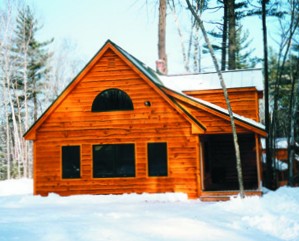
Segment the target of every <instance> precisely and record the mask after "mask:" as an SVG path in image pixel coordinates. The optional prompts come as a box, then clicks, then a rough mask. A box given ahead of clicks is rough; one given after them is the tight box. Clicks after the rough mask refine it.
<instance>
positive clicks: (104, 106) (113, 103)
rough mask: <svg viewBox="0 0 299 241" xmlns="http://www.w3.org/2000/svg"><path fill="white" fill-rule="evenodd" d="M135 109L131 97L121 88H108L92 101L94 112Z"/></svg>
mask: <svg viewBox="0 0 299 241" xmlns="http://www.w3.org/2000/svg"><path fill="white" fill-rule="evenodd" d="M133 109H134V108H133V102H132V100H131V98H130V97H129V96H128V95H127V93H125V92H124V91H122V90H119V89H108V90H105V91H103V92H101V93H100V94H99V95H97V97H96V98H95V99H94V101H93V103H92V111H93V112H100V111H116V110H133Z"/></svg>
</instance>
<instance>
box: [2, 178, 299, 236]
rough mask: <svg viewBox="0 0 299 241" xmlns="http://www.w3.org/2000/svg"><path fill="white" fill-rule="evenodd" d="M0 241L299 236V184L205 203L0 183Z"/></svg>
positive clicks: (177, 197) (173, 196)
mask: <svg viewBox="0 0 299 241" xmlns="http://www.w3.org/2000/svg"><path fill="white" fill-rule="evenodd" d="M0 240H1V241H10V240H21V241H27V240H28V241H29V240H30V241H35V240H38V241H48V240H49V241H60V240H61V241H69V240H70V241H75V240H76V241H81V240H84V241H93V240H96V241H100V240H105V241H106V240H116V241H134V240H138V241H145V240H150V241H153V240H155V241H160V240H167V241H169V240H183V241H192V240H205V241H209V240H229V241H234V240H237V241H244V240H262V241H266V240H271V241H272V240H299V188H287V187H284V188H280V189H279V190H277V191H276V192H268V193H267V194H265V195H264V196H263V197H262V198H259V197H248V198H246V199H244V200H241V199H239V198H235V199H232V200H231V201H228V202H216V203H204V202H201V201H199V200H188V199H187V197H186V195H184V194H153V195H149V194H143V195H136V194H131V195H119V196H114V195H106V196H102V195H98V196H91V195H82V196H71V197H60V196H58V195H56V194H51V195H49V196H48V197H40V196H33V195H32V180H26V179H23V180H11V181H1V182H0Z"/></svg>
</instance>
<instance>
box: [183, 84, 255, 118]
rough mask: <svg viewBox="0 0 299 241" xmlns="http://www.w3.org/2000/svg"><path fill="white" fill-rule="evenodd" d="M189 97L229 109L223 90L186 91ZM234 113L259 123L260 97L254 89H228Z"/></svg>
mask: <svg viewBox="0 0 299 241" xmlns="http://www.w3.org/2000/svg"><path fill="white" fill-rule="evenodd" d="M236 81H238V80H236ZM184 92H185V93H186V94H187V95H190V96H193V97H196V98H199V99H202V100H205V101H208V102H210V103H213V104H215V105H218V106H220V107H222V108H224V109H227V106H226V102H225V99H224V95H223V90H202V91H184ZM228 94H229V99H230V104H231V107H232V110H233V112H234V113H236V114H239V115H241V116H245V117H247V118H250V119H252V120H255V121H259V96H258V91H257V90H256V88H254V87H247V88H231V89H228Z"/></svg>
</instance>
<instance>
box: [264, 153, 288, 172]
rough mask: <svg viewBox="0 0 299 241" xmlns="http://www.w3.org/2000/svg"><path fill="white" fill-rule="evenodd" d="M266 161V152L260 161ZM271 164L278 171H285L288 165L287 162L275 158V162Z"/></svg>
mask: <svg viewBox="0 0 299 241" xmlns="http://www.w3.org/2000/svg"><path fill="white" fill-rule="evenodd" d="M266 161H267V160H266V154H265V153H263V155H262V162H263V163H264V164H266ZM272 166H273V167H274V166H275V169H276V170H278V171H286V170H288V167H289V166H288V164H287V163H285V162H284V161H281V160H278V159H276V158H275V163H274V162H273V163H272Z"/></svg>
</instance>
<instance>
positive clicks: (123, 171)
mask: <svg viewBox="0 0 299 241" xmlns="http://www.w3.org/2000/svg"><path fill="white" fill-rule="evenodd" d="M134 176H135V151H134V144H113V145H94V146H93V177H134Z"/></svg>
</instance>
